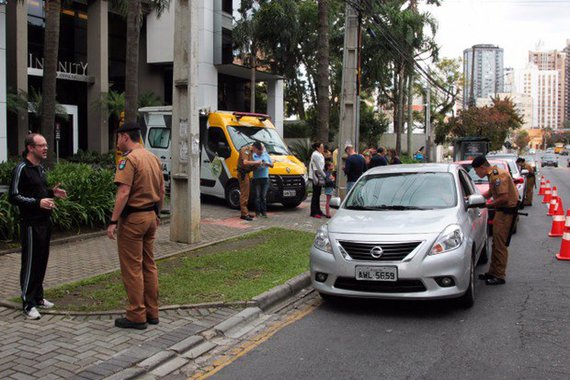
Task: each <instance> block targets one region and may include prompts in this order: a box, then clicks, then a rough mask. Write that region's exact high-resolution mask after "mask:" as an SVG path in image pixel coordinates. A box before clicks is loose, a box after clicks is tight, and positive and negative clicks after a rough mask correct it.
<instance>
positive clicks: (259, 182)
mask: <svg viewBox="0 0 570 380" xmlns="http://www.w3.org/2000/svg"><path fill="white" fill-rule="evenodd" d="M253 160H254V161H261V165H260V166H259V167H257V168H256V169H255V170H254V171H253V188H254V189H255V214H256V215H257V216H258V217H259V216H261V217H262V218H267V190H269V168H272V167H273V161H272V160H271V157H270V156H269V154H268V153H267V151H266V150H265V148H264V147H263V145H262V144H261V143H260V142H259V141H256V142H254V143H253Z"/></svg>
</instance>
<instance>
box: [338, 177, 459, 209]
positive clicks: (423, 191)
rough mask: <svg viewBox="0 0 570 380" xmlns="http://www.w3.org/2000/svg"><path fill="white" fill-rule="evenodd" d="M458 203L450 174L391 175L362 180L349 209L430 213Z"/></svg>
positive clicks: (352, 196)
mask: <svg viewBox="0 0 570 380" xmlns="http://www.w3.org/2000/svg"><path fill="white" fill-rule="evenodd" d="M456 204H457V192H456V187H455V180H454V179H453V175H452V174H450V173H389V174H381V175H369V176H365V177H363V178H361V179H360V180H359V181H358V182H357V183H356V185H355V187H354V189H353V191H352V192H351V193H350V195H349V197H348V199H347V201H346V204H345V208H347V209H355V210H406V209H408V210H429V209H440V208H450V207H454V206H455V205H456Z"/></svg>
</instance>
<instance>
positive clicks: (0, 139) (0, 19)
mask: <svg viewBox="0 0 570 380" xmlns="http://www.w3.org/2000/svg"><path fill="white" fill-rule="evenodd" d="M7 159H8V135H7V130H6V3H5V2H4V1H3V0H0V162H4V161H6V160H7Z"/></svg>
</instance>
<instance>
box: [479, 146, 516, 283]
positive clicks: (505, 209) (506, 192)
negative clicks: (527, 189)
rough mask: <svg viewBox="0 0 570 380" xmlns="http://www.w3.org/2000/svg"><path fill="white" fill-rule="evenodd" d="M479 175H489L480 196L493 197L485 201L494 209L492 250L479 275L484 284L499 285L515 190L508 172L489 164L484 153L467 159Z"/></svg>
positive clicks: (501, 279)
mask: <svg viewBox="0 0 570 380" xmlns="http://www.w3.org/2000/svg"><path fill="white" fill-rule="evenodd" d="M471 166H473V169H474V170H475V172H476V173H477V175H478V176H479V177H480V178H483V177H485V176H487V177H489V191H488V192H487V193H485V194H483V196H485V198H490V197H493V200H492V201H490V202H488V203H487V207H488V208H494V209H496V212H495V218H494V219H493V254H492V257H491V265H490V266H489V271H488V272H487V273H485V274H481V275H479V278H480V279H482V280H485V283H486V284H487V285H502V284H504V283H505V276H506V269H507V260H508V256H509V251H508V249H507V239H508V237H509V233H510V230H511V225H512V223H513V218H515V217H516V213H517V207H518V192H517V189H516V188H515V184H514V183H513V179H512V178H511V176H510V174H509V173H508V172H507V171H505V170H503V169H499V168H497V167H496V166H492V167H491V165H490V164H489V162H488V161H487V159H486V158H485V157H484V156H478V157H475V159H474V160H473V162H472V163H471Z"/></svg>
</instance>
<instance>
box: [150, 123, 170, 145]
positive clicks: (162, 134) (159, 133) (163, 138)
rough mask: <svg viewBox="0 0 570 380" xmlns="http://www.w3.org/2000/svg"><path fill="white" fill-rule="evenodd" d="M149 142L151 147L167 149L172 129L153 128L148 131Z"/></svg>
mask: <svg viewBox="0 0 570 380" xmlns="http://www.w3.org/2000/svg"><path fill="white" fill-rule="evenodd" d="M148 144H149V145H150V146H151V148H160V149H167V148H168V145H170V129H168V128H151V129H150V131H149V132H148Z"/></svg>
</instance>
